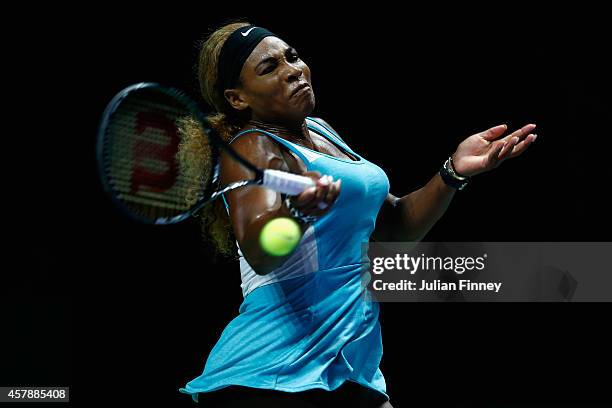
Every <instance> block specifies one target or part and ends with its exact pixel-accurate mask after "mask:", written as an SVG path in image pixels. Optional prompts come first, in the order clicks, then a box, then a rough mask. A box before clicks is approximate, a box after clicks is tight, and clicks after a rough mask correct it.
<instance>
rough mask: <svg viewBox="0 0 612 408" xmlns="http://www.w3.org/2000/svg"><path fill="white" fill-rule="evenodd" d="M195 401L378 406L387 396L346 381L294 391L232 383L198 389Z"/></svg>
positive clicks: (220, 406)
mask: <svg viewBox="0 0 612 408" xmlns="http://www.w3.org/2000/svg"><path fill="white" fill-rule="evenodd" d="M198 401H199V404H200V405H202V406H204V407H211V408H246V407H249V408H258V407H266V408H332V407H333V408H343V407H351V408H379V407H380V406H381V405H382V404H384V403H385V401H387V398H386V397H385V396H384V395H383V394H381V393H379V392H377V391H374V390H372V389H370V388H366V387H364V386H362V385H359V384H357V383H354V382H352V381H346V382H345V383H344V384H342V385H341V386H340V387H338V388H337V389H335V390H333V391H326V390H323V389H319V388H316V389H311V390H307V391H301V392H295V393H294V392H283V391H274V390H264V389H259V388H249V387H241V386H235V385H232V386H229V387H226V388H222V389H220V390H217V391H212V392H206V393H201V394H199V399H198Z"/></svg>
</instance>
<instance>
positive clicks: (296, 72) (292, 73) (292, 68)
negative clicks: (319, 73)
mask: <svg viewBox="0 0 612 408" xmlns="http://www.w3.org/2000/svg"><path fill="white" fill-rule="evenodd" d="M285 65H286V71H285V75H286V76H287V82H295V81H299V80H300V78H301V77H302V75H303V74H304V70H303V69H302V68H300V67H299V66H296V65H293V64H291V63H286V64H285Z"/></svg>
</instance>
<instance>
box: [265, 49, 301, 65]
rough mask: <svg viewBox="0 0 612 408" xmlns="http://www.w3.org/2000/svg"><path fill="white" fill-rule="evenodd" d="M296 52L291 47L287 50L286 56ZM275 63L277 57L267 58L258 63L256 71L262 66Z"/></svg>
mask: <svg viewBox="0 0 612 408" xmlns="http://www.w3.org/2000/svg"><path fill="white" fill-rule="evenodd" d="M294 51H296V49H295V48H293V47H289V48H287V49H286V50H285V52H284V54H285V55H287V53H290V52H294ZM274 61H276V57H266V58H264V59H262V60H261V61H259V62H258V63H257V65H256V66H255V69H258V68H259V66H260V65H263V64H266V63H268V62H274Z"/></svg>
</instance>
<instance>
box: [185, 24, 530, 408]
mask: <svg viewBox="0 0 612 408" xmlns="http://www.w3.org/2000/svg"><path fill="white" fill-rule="evenodd" d="M199 78H200V85H201V92H202V95H203V97H204V99H205V100H206V101H207V102H208V103H209V104H210V105H212V106H213V107H214V108H216V110H217V113H216V114H214V115H213V116H211V117H210V121H211V123H212V124H213V126H214V127H215V128H216V130H217V131H218V132H219V133H220V134H221V136H222V137H223V138H224V139H225V140H227V141H228V142H230V143H231V146H232V147H233V148H234V149H235V150H236V151H237V152H238V153H239V154H241V155H243V156H244V157H245V158H246V159H247V160H250V161H251V162H252V163H253V164H255V165H256V166H259V167H261V168H273V169H280V170H285V171H289V172H293V173H298V174H304V175H307V176H309V177H311V178H313V179H314V180H315V181H316V186H315V187H312V188H310V189H308V190H306V191H304V192H303V193H302V194H300V195H299V196H296V197H292V198H291V199H288V198H287V197H284V196H282V195H281V194H279V193H276V192H274V191H271V190H269V189H265V188H263V187H260V186H251V187H245V188H242V189H237V190H233V191H231V192H230V193H228V194H227V196H226V197H224V200H223V201H221V200H217V202H216V203H215V204H214V205H212V206H209V207H207V209H206V210H205V211H204V212H203V214H202V219H203V229H204V231H205V233H206V234H207V235H208V236H209V237H210V238H211V239H212V241H213V242H214V243H215V244H216V247H217V249H218V250H219V252H220V253H222V254H226V255H230V254H232V253H233V252H234V251H236V252H237V255H238V257H239V261H240V272H241V277H242V285H241V286H242V292H243V295H244V301H243V303H242V305H241V306H240V312H239V315H238V316H237V317H236V318H234V319H233V320H232V321H231V322H230V323H229V324H228V325H227V327H226V328H225V330H224V331H223V333H222V334H221V337H220V339H219V340H218V342H217V343H216V345H215V346H214V348H213V349H212V351H211V352H210V355H209V356H208V359H207V361H206V363H205V366H204V371H203V373H202V374H201V375H200V376H199V377H197V378H195V379H193V380H191V381H190V382H189V383H188V384H187V385H186V386H185V387H184V388H181V390H180V391H181V392H183V393H186V394H191V395H192V396H193V399H194V400H195V401H199V403H200V404H202V405H206V406H219V407H255V406H266V407H325V406H330V407H331V406H335V407H336V406H337V407H372V408H379V407H384V408H389V407H391V406H392V405H391V403H390V400H389V395H388V394H387V392H386V386H385V379H384V377H383V374H382V372H381V370H380V368H379V364H380V361H381V357H382V350H383V349H382V338H381V328H380V325H379V320H378V313H379V306H378V304H377V303H375V302H372V301H369V299H370V298H369V297H368V296H363V287H362V283H361V273H362V271H361V269H362V261H361V244H362V243H363V242H368V241H369V239H370V238H371V237H372V238H373V239H376V240H381V241H417V240H420V239H421V238H422V237H423V236H424V235H425V234H426V233H427V232H428V231H429V229H430V228H431V227H432V226H433V225H434V223H435V222H436V221H437V220H438V219H439V218H440V217H441V216H442V215H443V214H444V212H445V210H446V208H447V206H448V205H449V203H450V201H451V199H452V198H453V196H454V194H455V193H456V191H457V190H459V189H462V188H463V187H465V185H466V184H468V183H469V182H470V178H471V177H472V176H474V175H476V174H479V173H482V172H485V171H488V170H491V169H493V168H495V167H497V166H498V165H499V164H500V163H501V162H503V161H504V160H506V159H508V158H512V157H516V156H518V155H520V154H521V153H523V152H524V151H525V150H526V149H527V148H528V147H529V145H530V144H531V143H533V141H534V140H535V139H536V135H535V134H532V133H531V132H532V130H533V129H534V128H535V125H527V126H524V127H523V128H522V129H520V130H518V131H516V132H514V133H512V134H509V135H507V136H505V137H502V136H503V134H504V133H505V132H506V130H507V128H506V126H505V125H500V126H496V127H493V128H491V129H488V130H486V131H484V132H482V133H478V134H475V135H473V136H470V137H468V138H467V139H465V140H464V141H463V142H462V143H461V144H460V145H459V146H458V148H457V149H456V151H455V153H454V154H453V155H452V156H451V157H450V158H448V159H447V160H446V162H445V164H444V166H443V167H442V168H441V169H440V171H439V172H437V173H436V174H435V175H434V176H433V177H432V178H431V180H430V181H429V182H428V183H427V184H426V185H425V186H424V187H422V188H421V189H419V190H417V191H415V192H413V193H411V194H408V195H405V196H403V197H395V196H393V195H392V194H390V193H389V180H388V178H387V176H386V174H385V172H384V171H383V170H382V169H381V168H380V167H378V166H377V165H375V164H373V163H371V162H369V161H367V160H366V159H364V158H363V157H362V156H360V155H359V154H358V153H356V152H354V151H353V150H352V149H351V148H350V147H349V145H348V144H347V143H346V142H345V141H344V140H343V138H341V137H340V135H338V133H337V132H336V131H335V130H334V129H333V128H332V127H331V126H330V125H329V124H327V123H326V122H325V121H324V120H322V119H318V118H312V117H309V115H310V114H311V113H312V111H313V109H314V107H315V95H314V93H313V89H312V84H311V75H310V69H309V68H308V66H307V65H306V63H305V62H304V61H303V60H302V59H301V58H300V56H299V55H298V53H297V51H296V50H295V49H294V48H293V47H291V46H290V45H288V44H287V43H286V42H285V41H283V40H282V39H280V38H279V37H278V36H276V35H274V34H273V33H271V32H270V31H268V30H266V29H264V28H261V27H255V26H252V25H250V24H248V23H246V22H244V23H232V24H228V25H225V26H223V27H221V28H219V29H217V30H216V31H214V32H213V33H212V34H210V35H209V36H208V37H207V39H206V40H205V41H204V42H203V43H202V47H201V51H200V57H199ZM187 130H188V131H187V132H186V134H187V135H186V137H185V139H184V140H183V142H182V145H181V149H180V151H179V158H180V163H181V166H182V167H183V171H187V172H192V173H196V174H197V172H198V171H201V168H202V165H201V163H199V161H198V152H199V151H200V150H201V149H202V144H201V140H202V139H201V137H202V135H201V134H200V133H199V131H198V130H197V128H196V127H195V126H194V127H193V129H187ZM252 176H253V175H252V174H249V171H248V170H246V169H245V168H243V167H242V166H240V165H239V164H237V163H236V162H235V161H233V160H230V159H224V158H222V161H221V183H222V184H226V183H230V182H232V181H236V180H242V179H248V178H251V177H252ZM194 188H197V186H194ZM281 216H289V217H293V218H294V219H296V220H297V221H298V222H299V223H300V225H301V228H302V232H303V236H302V239H301V241H300V243H299V245H298V246H297V248H296V249H295V250H294V251H293V252H292V253H291V254H289V255H287V256H284V257H275V256H270V255H268V254H266V253H265V252H264V251H263V250H262V249H261V247H260V245H259V233H260V231H261V229H262V227H263V226H264V225H265V224H266V223H267V222H268V221H270V220H272V219H274V218H276V217H281Z"/></svg>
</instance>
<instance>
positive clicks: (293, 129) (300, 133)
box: [248, 119, 310, 140]
mask: <svg viewBox="0 0 612 408" xmlns="http://www.w3.org/2000/svg"><path fill="white" fill-rule="evenodd" d="M248 124H249V125H250V126H253V127H256V128H258V129H262V130H266V131H268V132H270V133H274V134H276V135H278V136H281V137H283V138H290V139H296V140H310V137H309V135H310V134H309V132H308V126H306V121H303V122H302V123H301V124H298V125H295V126H283V125H278V124H274V123H268V122H265V121H261V120H258V119H251V120H249V123H248Z"/></svg>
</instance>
